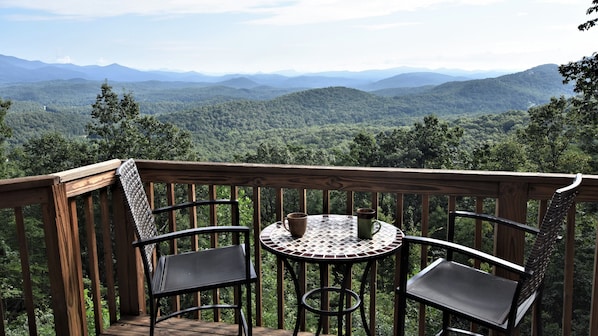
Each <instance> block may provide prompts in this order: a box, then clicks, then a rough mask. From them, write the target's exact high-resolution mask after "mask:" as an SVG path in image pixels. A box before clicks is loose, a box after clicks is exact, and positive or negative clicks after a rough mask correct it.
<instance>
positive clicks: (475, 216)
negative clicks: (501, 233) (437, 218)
mask: <svg viewBox="0 0 598 336" xmlns="http://www.w3.org/2000/svg"><path fill="white" fill-rule="evenodd" d="M451 215H453V216H455V217H463V218H473V219H480V220H483V221H487V222H491V223H496V224H500V225H505V226H508V227H511V228H514V229H518V230H522V231H525V232H528V233H532V234H535V235H537V234H538V233H540V229H538V228H535V227H532V226H529V225H525V224H521V223H519V222H516V221H513V220H510V219H506V218H501V217H496V216H492V215H486V214H481V213H475V212H469V211H453V212H451Z"/></svg>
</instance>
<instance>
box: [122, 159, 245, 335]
mask: <svg viewBox="0 0 598 336" xmlns="http://www.w3.org/2000/svg"><path fill="white" fill-rule="evenodd" d="M117 175H118V179H119V181H120V186H121V189H122V192H123V196H124V200H125V205H126V208H127V212H128V215H129V219H130V220H131V221H132V223H133V224H134V225H135V232H136V235H137V241H135V242H134V243H133V246H135V247H138V248H139V249H140V252H141V257H142V260H143V266H144V271H145V276H146V280H147V287H148V292H149V302H150V335H153V334H154V328H155V325H156V323H158V322H161V321H163V320H166V319H168V318H171V317H174V316H179V315H182V314H185V313H190V312H195V311H199V310H203V309H214V308H218V309H221V308H224V309H234V310H235V311H236V317H237V319H238V321H239V322H238V323H239V335H241V334H242V333H243V332H244V334H245V335H246V336H250V335H251V333H252V323H251V321H252V316H251V284H252V283H253V282H255V281H256V280H257V276H256V273H255V270H254V268H253V265H252V263H251V257H250V251H251V249H250V246H249V241H250V239H249V233H250V231H249V228H248V227H244V226H239V205H238V202H237V201H236V200H206V201H195V202H188V203H183V204H177V205H173V206H168V207H164V208H160V209H156V210H154V211H152V209H151V208H150V205H149V202H148V199H147V196H146V194H145V190H144V188H143V183H142V182H141V178H140V176H139V173H138V171H137V167H136V165H135V162H134V161H133V160H132V159H129V160H127V161H126V162H124V163H123V164H122V165H121V166H120V167H119V168H118V170H117ZM211 204H227V205H230V206H231V207H232V211H231V217H232V221H233V223H232V225H231V226H208V227H200V228H193V229H187V230H180V231H175V232H169V233H165V234H158V230H157V228H156V224H155V221H154V214H157V213H163V212H169V211H174V210H179V209H183V208H188V207H192V206H204V205H211ZM217 233H229V234H231V236H235V238H236V239H234V240H232V241H233V243H231V244H230V245H228V246H221V247H220V246H219V247H218V248H210V249H203V250H198V251H191V252H186V253H180V254H173V255H158V259H157V262H156V265H155V267H154V265H153V263H152V260H153V255H154V251H159V244H160V243H162V242H167V241H172V240H173V239H179V238H182V237H189V236H195V235H211V234H217ZM240 236H242V237H243V243H242V244H241V239H239V238H240ZM242 286H245V288H246V308H247V319H245V316H244V315H243V309H242V303H241V302H242V301H243V300H242V299H241V297H242ZM224 287H233V288H234V290H235V293H236V297H237V298H238V302H237V303H230V304H210V305H201V306H196V307H190V308H181V310H179V311H175V312H172V313H168V314H167V315H164V316H160V317H158V311H159V309H160V299H162V298H165V297H172V296H176V295H181V294H186V293H197V292H199V291H205V290H211V289H217V288H224ZM248 322H249V323H248Z"/></svg>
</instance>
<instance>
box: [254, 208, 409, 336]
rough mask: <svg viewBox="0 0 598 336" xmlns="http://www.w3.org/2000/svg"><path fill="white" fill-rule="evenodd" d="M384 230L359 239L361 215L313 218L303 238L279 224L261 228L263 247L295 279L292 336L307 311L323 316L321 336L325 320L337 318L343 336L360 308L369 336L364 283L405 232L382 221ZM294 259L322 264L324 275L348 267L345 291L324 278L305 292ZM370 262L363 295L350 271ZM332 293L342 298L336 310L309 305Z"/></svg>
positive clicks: (320, 323)
mask: <svg viewBox="0 0 598 336" xmlns="http://www.w3.org/2000/svg"><path fill="white" fill-rule="evenodd" d="M377 222H378V223H379V225H380V231H379V232H378V233H376V234H375V235H374V236H373V238H372V239H360V238H358V237H357V217H355V216H350V215H310V216H308V217H307V231H306V232H305V234H304V235H303V237H301V238H296V237H293V236H291V234H290V232H289V231H287V230H286V229H285V228H284V226H283V225H282V222H276V223H273V224H271V225H269V226H268V227H266V228H264V230H262V233H261V234H260V243H261V245H262V247H263V248H264V249H266V250H267V251H269V252H271V253H273V254H275V255H276V256H278V257H280V258H281V259H282V261H283V263H284V264H285V268H286V269H287V270H288V272H289V275H290V276H291V278H292V280H293V284H294V286H295V291H296V294H297V319H296V321H295V330H294V333H293V335H297V333H298V332H299V325H300V320H301V313H302V312H303V311H304V310H308V311H310V312H312V313H315V314H318V315H319V316H320V320H319V323H318V330H317V332H316V335H319V333H320V331H321V328H322V316H323V315H324V316H336V317H337V318H338V335H342V332H343V328H342V323H343V317H344V315H348V314H351V313H352V312H354V311H355V310H357V309H358V308H359V309H360V313H361V319H362V322H363V326H364V329H365V332H366V333H367V335H371V334H370V330H369V328H368V324H367V319H366V316H365V308H364V305H363V297H364V292H365V284H366V282H367V277H368V274H369V271H370V268H371V266H372V264H373V262H374V261H376V260H378V259H381V258H384V257H386V256H389V255H392V254H394V253H396V252H397V250H398V249H399V248H400V247H401V242H402V239H403V236H404V234H403V232H401V230H399V229H398V228H397V227H395V226H394V225H391V224H388V223H385V222H382V221H377ZM290 261H294V262H306V263H314V264H318V265H319V267H320V272H322V269H323V268H325V266H327V265H333V264H336V265H342V266H344V274H343V280H342V281H341V282H342V284H341V287H340V288H338V287H327V286H324V284H323V275H322V274H321V275H320V287H319V288H315V289H312V290H310V291H307V292H306V293H303V292H302V289H301V286H300V284H299V277H298V275H299V274H298V273H300V272H301V268H299V270H298V272H295V271H294V268H293V267H292V265H291V263H290ZM362 262H367V264H366V267H365V269H364V272H363V275H362V277H361V284H360V290H359V294H357V293H355V292H354V291H352V290H351V288H350V279H351V269H352V266H353V265H354V264H356V263H362ZM328 293H336V294H337V295H338V296H339V300H338V305H337V306H338V308H337V309H336V310H330V309H325V308H324V307H323V306H322V305H321V306H320V307H314V306H313V305H310V304H309V302H311V301H313V300H314V299H315V298H316V297H317V296H318V295H320V297H321V298H322V297H324V296H325V295H327V294H328ZM346 295H349V296H350V297H352V298H353V299H354V300H355V303H354V304H353V305H351V306H350V307H346V304H345V300H346V298H345V297H346Z"/></svg>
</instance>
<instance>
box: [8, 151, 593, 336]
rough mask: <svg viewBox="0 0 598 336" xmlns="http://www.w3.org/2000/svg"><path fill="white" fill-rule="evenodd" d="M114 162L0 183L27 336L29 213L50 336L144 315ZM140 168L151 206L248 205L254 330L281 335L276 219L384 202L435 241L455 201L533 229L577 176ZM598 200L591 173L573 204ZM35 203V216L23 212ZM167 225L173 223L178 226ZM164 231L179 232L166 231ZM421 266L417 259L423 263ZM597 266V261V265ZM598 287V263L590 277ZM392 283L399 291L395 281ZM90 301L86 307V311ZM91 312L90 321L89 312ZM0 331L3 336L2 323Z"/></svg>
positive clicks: (502, 248)
mask: <svg viewBox="0 0 598 336" xmlns="http://www.w3.org/2000/svg"><path fill="white" fill-rule="evenodd" d="M119 164H120V161H119V160H112V161H107V162H103V163H100V164H96V165H92V166H87V167H81V168H77V169H73V170H69V171H65V172H60V173H56V174H52V175H47V176H38V177H29V178H19V179H10V180H3V181H0V209H7V210H5V212H6V211H8V212H9V213H4V216H3V219H4V218H6V220H7V221H12V223H2V225H14V227H15V237H16V238H17V239H16V241H17V242H18V246H19V255H20V260H21V269H22V286H23V294H22V295H23V302H24V304H23V305H24V312H25V313H26V314H27V316H28V328H29V333H30V334H31V335H37V334H38V332H39V331H38V330H37V326H36V324H35V315H36V308H37V303H36V302H35V295H34V294H33V293H34V292H37V291H39V290H40V288H37V287H36V285H35V284H33V282H32V280H31V276H30V274H31V270H30V269H29V265H30V258H29V253H30V252H29V251H31V250H32V249H33V248H34V247H32V246H30V244H31V240H30V239H28V230H27V228H28V226H27V225H26V223H28V222H31V220H32V219H31V218H30V217H33V220H37V222H38V223H40V225H42V226H43V233H44V240H43V241H44V243H45V253H46V256H47V258H46V259H47V265H41V266H42V267H43V266H46V267H47V270H48V273H47V283H49V284H50V286H49V289H46V290H48V291H49V293H47V295H48V296H51V308H52V312H53V317H54V329H55V331H56V334H57V335H87V334H88V333H89V332H88V330H87V327H86V326H87V325H88V322H91V321H88V315H89V316H91V317H90V319H93V325H94V326H95V332H96V333H101V332H102V331H103V330H104V328H105V326H106V325H109V324H113V323H115V322H116V321H117V320H118V318H119V317H120V316H126V315H138V314H140V313H144V312H145V310H146V307H145V293H144V279H143V270H142V266H141V263H140V260H139V258H138V252H136V251H135V250H134V249H133V248H132V246H131V242H132V241H133V240H134V236H133V232H132V230H131V228H130V226H129V225H127V223H126V221H125V216H124V209H123V203H122V200H121V198H120V194H119V193H118V192H117V184H116V179H115V175H114V173H115V170H116V168H117V167H118V166H119ZM137 165H138V168H139V171H140V174H141V177H142V180H143V181H144V182H146V183H147V184H148V189H147V190H148V195H149V196H150V200H151V202H152V204H155V205H156V206H159V205H161V204H172V203H173V202H176V201H177V199H179V198H181V197H182V198H186V199H192V198H194V197H204V196H205V197H208V198H216V197H219V196H220V195H219V193H221V192H225V193H227V195H228V196H232V197H242V198H243V199H244V201H245V204H246V211H248V213H245V216H243V215H242V217H243V218H242V220H243V221H244V222H243V223H242V224H243V225H247V226H252V227H253V231H254V237H253V242H254V244H253V246H254V251H253V252H254V257H255V263H256V267H257V268H258V274H260V281H259V282H258V284H257V285H256V287H255V291H254V299H255V307H256V313H255V314H254V317H255V320H254V323H255V324H256V325H265V326H266V327H270V328H281V329H285V328H287V329H289V328H288V327H289V326H290V325H291V324H292V323H293V322H294V321H287V319H286V315H285V314H284V312H285V308H284V307H285V298H287V297H288V295H285V288H287V287H288V281H286V279H285V277H284V276H283V274H284V270H283V266H282V263H281V262H280V261H275V265H276V266H275V267H276V272H277V274H278V276H277V282H276V288H275V289H274V288H270V287H271V286H270V285H268V287H267V288H264V284H263V282H262V278H261V275H262V273H263V272H266V271H269V267H271V266H270V264H268V262H269V261H267V260H271V259H272V257H271V256H268V255H266V254H265V253H262V251H261V248H260V246H259V243H258V235H259V232H260V230H261V228H263V227H264V226H266V225H268V224H270V222H272V221H275V220H280V219H281V218H282V217H283V214H285V213H287V212H290V211H296V210H302V211H306V212H308V213H312V214H315V213H352V212H353V211H354V209H355V208H356V207H358V206H369V207H373V208H379V207H382V206H384V209H381V211H380V212H381V213H382V214H381V215H384V216H385V220H387V221H389V220H391V221H393V222H394V224H395V225H396V226H398V227H400V228H402V229H405V230H410V231H413V230H415V231H417V232H418V233H420V234H422V235H430V234H434V233H433V232H432V231H431V230H436V229H437V227H438V225H439V224H438V223H435V222H434V220H433V219H432V218H431V215H432V214H436V213H438V210H437V209H436V208H432V206H434V207H440V208H441V209H442V210H441V212H444V213H445V214H446V212H448V211H449V210H453V209H455V208H456V207H457V206H459V207H461V206H462V204H468V206H469V207H470V209H466V210H478V211H482V210H484V209H487V208H488V207H492V208H493V209H495V213H496V214H497V215H499V216H502V217H506V218H510V219H513V220H517V221H522V222H525V221H527V222H529V221H530V220H528V218H529V216H530V214H529V213H528V209H529V208H530V204H537V207H536V208H537V209H538V210H537V213H536V214H535V215H536V216H538V217H539V216H540V215H541V214H542V210H543V209H545V206H546V200H548V199H549V198H550V196H551V195H552V193H553V191H554V190H555V189H557V188H559V187H561V186H564V185H566V184H568V183H570V182H571V181H572V179H573V175H564V174H531V173H506V172H505V173H503V172H483V171H448V170H418V169H394V168H356V167H314V166H289V165H258V164H225V163H198V162H174V161H143V160H140V161H137ZM223 190H224V191H223ZM181 191H182V192H181ZM314 199H316V200H317V202H314V201H313V200H314ZM389 200H391V201H390V202H389ZM464 200H466V201H464ZM536 201H537V202H536ZM596 201H598V176H589V175H585V176H584V180H583V183H582V188H581V193H580V195H579V197H578V203H584V202H596ZM530 202H531V203H530ZM534 202H535V203H534ZM30 207H33V208H35V209H38V211H27V209H29V208H30ZM24 209H25V210H24ZM414 211H415V213H414ZM534 211H535V210H534ZM35 214H37V218H35V216H36V215H35ZM580 215H581V214H578V217H579V216H580ZM190 217H191V216H190ZM209 217H210V218H209V221H210V223H212V224H214V223H215V214H214V212H211V213H210V214H209ZM168 220H169V221H171V222H172V221H176V218H175V217H172V218H169V219H168ZM575 223H576V216H574V215H571V216H569V218H568V221H567V229H566V232H565V234H564V237H565V239H564V244H565V257H564V261H561V262H562V263H563V268H564V274H565V275H564V279H562V281H563V282H564V286H563V293H562V297H563V313H562V321H559V322H561V324H562V334H563V335H570V334H571V330H572V328H573V326H572V321H573V309H572V307H573V297H574V296H573V293H574V291H575V290H576V288H574V285H573V283H574V281H573V279H574V274H575V267H576V266H577V265H575V264H574V262H573V257H574V253H575V228H576V227H575ZM444 224H445V223H441V224H440V226H442V225H444ZM170 227H175V225H173V224H172V223H170ZM594 235H595V233H594ZM523 239H524V238H523V237H521V236H514V235H513V234H512V233H511V232H496V234H495V245H494V248H495V251H496V252H497V253H498V254H499V255H501V256H504V257H506V258H509V259H511V260H514V261H521V260H523V255H524V251H523V248H522V247H523V246H524V245H525V244H524V241H523ZM425 259H426V258H425V255H424V257H422V263H425V261H426V260H425ZM596 260H597V259H596V257H594V263H596ZM393 263H394V264H393V265H394V268H395V269H398V267H400V265H398V258H396V259H394V261H393ZM382 271H383V270H380V269H378V268H377V267H376V266H374V268H373V269H372V271H371V273H372V278H371V279H370V283H371V284H372V285H370V289H369V293H370V299H369V301H368V310H369V312H370V313H369V319H370V323H369V324H370V326H371V328H372V329H375V328H376V326H377V323H376V322H377V321H379V318H378V316H377V314H380V313H379V311H380V307H379V305H380V304H379V302H377V299H376V298H377V296H376V293H377V290H378V288H377V287H376V283H377V281H375V280H379V279H377V277H378V274H380V273H381V272H382ZM329 273H330V272H329ZM395 278H396V272H395ZM84 279H85V281H84ZM596 279H597V276H596V267H595V265H594V274H593V279H592V280H593V281H595V280H596ZM386 280H388V279H386ZM326 281H328V282H331V281H333V279H332V277H331V278H330V279H327V280H326ZM303 283H305V281H304V282H303ZM392 283H393V284H396V280H393V282H392ZM41 287H43V288H48V286H41ZM594 287H595V285H593V286H592V298H591V308H590V309H591V315H590V317H589V318H590V334H594V333H598V310H597V309H596V308H597V307H598V293H597V292H596V290H595V289H594ZM84 289H85V290H86V291H85V292H89V293H91V294H90V295H91V296H90V299H89V300H86V299H85V297H84ZM272 290H274V291H275V296H276V297H277V298H278V300H277V306H276V307H271V306H267V307H266V306H263V304H262V303H263V302H264V292H265V291H268V292H270V291H272ZM287 292H288V290H287ZM0 295H2V293H0ZM392 295H394V293H393V294H392ZM89 301H91V302H92V304H91V305H89V304H88V303H86V302H89ZM385 310H386V311H391V314H392V311H394V309H391V307H387V309H385ZM90 311H91V312H92V313H91V314H88V312H90ZM271 314H275V315H276V316H277V318H276V321H274V322H269V321H268V319H267V318H266V315H271ZM291 316H292V314H291ZM3 317H4V316H3ZM391 318H394V317H391ZM419 321H420V328H419V329H420V333H423V321H425V316H423V315H420V318H419ZM2 323H3V324H2V331H4V330H5V326H4V318H2ZM266 324H268V325H266ZM270 324H271V325H270ZM328 328H329V325H328V323H325V329H326V330H324V332H325V333H326V332H328ZM92 333H93V331H92ZM0 334H3V333H0Z"/></svg>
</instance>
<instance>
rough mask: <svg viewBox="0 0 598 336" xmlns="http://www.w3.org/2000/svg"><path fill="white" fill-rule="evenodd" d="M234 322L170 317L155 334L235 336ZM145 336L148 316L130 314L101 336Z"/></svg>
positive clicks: (304, 335)
mask: <svg viewBox="0 0 598 336" xmlns="http://www.w3.org/2000/svg"><path fill="white" fill-rule="evenodd" d="M237 331H238V326H237V325H236V324H227V323H216V322H206V321H195V320H189V319H178V318H172V319H169V320H166V321H163V322H160V323H158V324H157V326H156V330H155V336H167V335H176V336H191V335H193V336H197V335H203V336H236V335H238V334H237ZM125 335H127V336H129V335H130V336H146V335H149V318H148V317H147V316H132V317H125V318H122V319H121V320H120V321H118V322H117V323H115V324H113V325H112V326H110V328H108V329H106V330H104V332H103V333H102V334H101V336H125ZM253 335H254V336H291V335H293V332H292V331H291V330H280V329H267V328H262V327H254V328H253ZM313 335H314V334H312V333H308V332H300V333H299V336H313Z"/></svg>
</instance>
